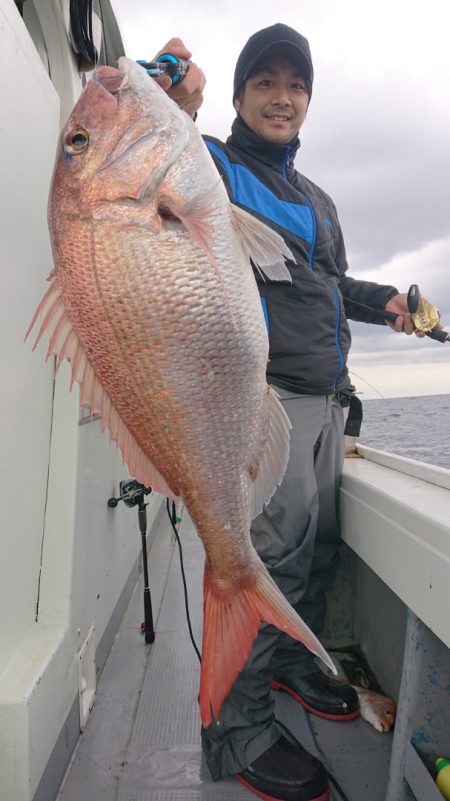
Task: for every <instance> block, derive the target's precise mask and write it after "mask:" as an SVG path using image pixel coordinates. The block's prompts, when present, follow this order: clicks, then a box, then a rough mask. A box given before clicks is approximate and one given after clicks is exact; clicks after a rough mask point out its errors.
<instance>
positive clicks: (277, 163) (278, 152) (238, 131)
mask: <svg viewBox="0 0 450 801" xmlns="http://www.w3.org/2000/svg"><path fill="white" fill-rule="evenodd" d="M227 144H228V145H231V146H234V147H237V148H239V149H240V150H244V151H245V152H246V153H248V155H251V156H253V157H254V158H257V159H258V161H261V162H263V163H264V164H268V165H269V166H271V167H274V168H275V169H278V170H280V171H281V170H282V169H283V168H284V167H285V166H288V167H293V166H294V164H293V163H294V157H295V154H296V153H297V150H298V149H299V147H300V139H299V138H298V136H295V137H294V139H291V141H290V142H288V143H287V144H286V145H276V144H272V142H267V141H266V140H265V139H262V138H261V137H260V136H257V135H256V134H255V133H254V132H253V131H252V129H251V128H249V127H248V125H247V123H246V122H244V120H243V119H242V117H240V116H239V114H238V116H237V117H236V119H235V120H234V122H233V125H232V126H231V136H229V137H228V139H227Z"/></svg>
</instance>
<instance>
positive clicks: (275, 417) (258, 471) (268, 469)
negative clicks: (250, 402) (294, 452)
mask: <svg viewBox="0 0 450 801" xmlns="http://www.w3.org/2000/svg"><path fill="white" fill-rule="evenodd" d="M267 395H268V402H269V418H268V429H267V435H266V439H265V442H264V443H263V451H262V454H261V458H260V461H259V464H257V465H254V464H252V465H250V466H249V471H248V472H249V475H250V479H251V480H252V485H251V507H250V510H251V516H252V519H254V518H255V517H256V516H257V515H259V514H260V512H261V511H262V508H263V504H265V503H269V501H270V499H271V497H272V495H273V494H274V492H275V490H276V488H277V486H278V485H279V484H280V483H281V480H282V478H283V475H284V471H285V470H286V465H287V463H288V459H289V432H290V429H291V423H290V420H289V418H288V416H287V414H286V412H285V410H284V408H283V406H282V404H281V401H280V399H279V397H278V395H277V394H276V392H275V390H274V389H273V388H272V387H270V386H269V387H268V388H267Z"/></svg>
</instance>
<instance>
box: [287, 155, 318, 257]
mask: <svg viewBox="0 0 450 801" xmlns="http://www.w3.org/2000/svg"><path fill="white" fill-rule="evenodd" d="M290 155H291V148H290V147H289V145H286V150H285V154H284V159H283V163H282V165H281V172H282V175H283V178H285V179H286V181H288V183H289V178H288V174H287V165H288V163H289V157H290ZM295 188H296V189H297V187H295ZM297 192H298V193H299V195H300V197H302V198H303V199H304V200H305V201H306V205H307V206H309V210H310V212H311V218H312V224H313V238H312V242H311V246H310V248H309V254H308V266H309V269H310V270H312V268H313V266H312V264H313V258H314V248H315V246H316V231H317V228H316V217H315V214H314V209H313V207H312V203H311V201H310V199H309V198H308V197H307V195H304V194H303V192H300V190H299V189H297Z"/></svg>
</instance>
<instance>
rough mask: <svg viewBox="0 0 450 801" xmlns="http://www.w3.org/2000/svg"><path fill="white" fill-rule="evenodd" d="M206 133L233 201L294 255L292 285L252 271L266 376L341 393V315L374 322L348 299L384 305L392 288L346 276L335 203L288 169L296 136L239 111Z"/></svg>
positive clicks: (345, 343)
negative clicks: (219, 129) (269, 131)
mask: <svg viewBox="0 0 450 801" xmlns="http://www.w3.org/2000/svg"><path fill="white" fill-rule="evenodd" d="M204 139H205V142H206V145H207V147H208V149H209V151H210V153H211V155H212V157H213V159H214V162H215V164H216V166H217V168H218V170H219V172H220V174H221V176H222V178H223V180H224V183H225V185H226V187H227V190H228V194H229V195H230V198H231V199H232V200H233V202H234V203H236V205H238V206H241V207H242V208H244V209H247V210H248V211H250V212H251V213H252V214H254V215H255V216H256V217H258V218H259V219H260V220H262V221H263V222H264V223H266V224H267V225H269V226H270V227H271V228H273V229H274V230H275V231H277V232H278V233H279V234H280V235H281V236H282V237H283V239H284V240H285V241H286V244H287V245H288V247H289V248H290V249H291V251H292V253H293V255H294V257H295V263H294V262H289V263H288V265H287V266H288V268H289V270H290V273H291V275H292V284H289V283H287V282H271V281H263V280H262V279H261V278H260V277H259V276H258V275H257V276H256V278H257V281H258V287H259V291H260V294H261V300H262V304H263V308H264V312H265V315H266V322H267V325H268V331H269V343H270V352H269V364H268V370H267V375H268V381H269V382H270V383H273V384H276V385H278V386H280V387H283V388H284V389H287V390H292V391H294V392H298V393H300V394H308V395H311V394H313V395H326V394H331V393H334V392H339V391H342V390H343V389H344V388H345V387H347V386H348V385H349V384H350V381H349V378H348V374H347V367H346V361H347V354H348V351H349V348H350V341H351V337H350V330H349V327H348V323H347V319H346V318H347V316H348V317H350V318H351V319H354V320H362V321H364V322H374V323H376V322H379V321H378V320H377V319H376V318H374V316H373V315H372V314H371V313H370V312H367V311H362V310H358V309H357V307H356V306H353V305H352V304H351V300H357V301H359V302H361V303H364V304H367V305H369V306H373V307H375V308H379V309H380V308H381V309H382V308H384V306H385V304H386V303H387V301H388V300H389V299H390V298H391V297H393V295H395V294H397V291H398V290H397V289H396V288H395V287H392V286H380V285H379V284H374V283H371V282H369V281H357V280H355V279H353V278H350V277H348V276H347V275H346V272H347V269H348V265H347V260H346V256H345V247H344V241H343V237H342V231H341V228H340V225H339V221H338V217H337V212H336V208H335V206H334V203H333V201H332V200H331V198H330V197H329V196H328V195H327V194H326V193H325V192H324V191H323V190H322V189H320V188H319V187H318V186H316V185H315V184H313V183H312V181H309V180H308V179H307V178H305V177H304V176H303V175H300V173H298V172H297V171H296V170H295V169H294V167H293V159H294V156H295V153H296V151H297V149H298V147H299V144H300V143H299V140H298V138H296V139H295V140H293V141H292V142H290V143H289V144H288V145H273V144H271V143H268V142H266V141H265V140H263V139H261V138H260V137H258V136H256V134H254V133H253V131H251V130H250V128H249V127H248V126H247V125H246V124H245V122H244V121H243V120H242V118H241V117H237V119H236V120H235V121H234V123H233V127H232V135H231V136H230V137H229V138H228V139H227V141H226V143H225V144H224V143H223V142H220V141H219V140H217V139H214V138H213V137H210V136H205V137H204ZM343 298H346V299H348V300H345V301H344V300H343Z"/></svg>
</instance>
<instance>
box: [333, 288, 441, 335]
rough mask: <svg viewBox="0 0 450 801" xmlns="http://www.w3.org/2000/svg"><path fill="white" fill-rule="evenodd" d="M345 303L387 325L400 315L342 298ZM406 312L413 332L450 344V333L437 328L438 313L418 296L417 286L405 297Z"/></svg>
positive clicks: (410, 289)
mask: <svg viewBox="0 0 450 801" xmlns="http://www.w3.org/2000/svg"><path fill="white" fill-rule="evenodd" d="M344 300H345V301H347V303H352V304H353V305H354V306H357V307H358V308H359V309H366V310H367V311H370V313H371V314H373V315H374V316H375V317H377V318H378V319H379V320H384V321H387V322H389V323H395V321H396V320H397V317H400V316H401V315H399V314H396V313H395V312H391V311H386V310H385V309H375V308H373V306H368V305H367V304H365V303H361V302H360V301H358V300H352V299H351V298H346V297H344ZM407 304H408V311H409V313H410V314H411V316H412V319H413V323H414V329H415V331H423V333H424V334H426V336H427V337H430V339H435V340H436V341H437V342H450V333H449V332H448V331H444V330H443V329H442V328H438V323H439V320H440V317H441V315H440V312H439V311H438V309H437V308H436V307H435V306H433V304H432V303H429V302H428V301H426V300H424V299H423V298H422V296H421V294H420V289H419V287H418V286H417V284H412V285H411V286H410V288H409V290H408V297H407Z"/></svg>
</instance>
